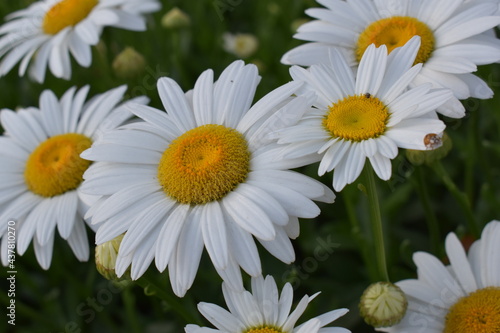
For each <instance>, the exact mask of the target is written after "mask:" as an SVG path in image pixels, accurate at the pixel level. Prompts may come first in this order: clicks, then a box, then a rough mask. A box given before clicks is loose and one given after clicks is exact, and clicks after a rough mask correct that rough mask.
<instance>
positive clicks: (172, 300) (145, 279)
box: [136, 275, 200, 324]
mask: <svg viewBox="0 0 500 333" xmlns="http://www.w3.org/2000/svg"><path fill="white" fill-rule="evenodd" d="M136 282H137V284H138V285H140V286H141V287H142V288H144V289H145V290H146V289H147V290H148V291H151V292H152V294H154V295H156V296H158V297H159V298H161V299H162V300H163V301H165V302H166V303H167V304H168V305H170V308H171V309H172V310H174V311H175V312H177V314H179V316H181V317H182V318H183V319H184V320H186V322H187V323H190V324H199V322H200V320H199V319H198V317H195V316H193V315H192V314H191V313H190V312H189V311H187V309H186V307H185V306H184V305H183V304H182V303H181V302H180V301H179V300H178V299H177V298H176V297H175V296H173V295H171V294H169V293H167V292H166V291H165V290H164V289H165V288H164V287H161V286H159V285H158V284H157V283H156V281H153V280H152V279H150V278H149V276H147V275H143V276H142V277H141V278H140V279H139V280H137V281H136Z"/></svg>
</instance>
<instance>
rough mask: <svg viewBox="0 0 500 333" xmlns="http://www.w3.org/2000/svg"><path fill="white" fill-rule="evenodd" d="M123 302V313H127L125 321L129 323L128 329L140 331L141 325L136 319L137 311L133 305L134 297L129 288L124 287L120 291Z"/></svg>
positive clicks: (137, 332)
mask: <svg viewBox="0 0 500 333" xmlns="http://www.w3.org/2000/svg"><path fill="white" fill-rule="evenodd" d="M122 299H123V304H124V305H125V313H126V315H127V321H128V323H129V325H130V327H129V331H130V332H135V333H140V332H141V326H140V324H139V321H138V320H137V312H136V306H135V297H134V295H133V294H132V292H131V291H130V288H126V289H125V290H124V291H123V293H122Z"/></svg>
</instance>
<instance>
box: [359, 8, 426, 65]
mask: <svg viewBox="0 0 500 333" xmlns="http://www.w3.org/2000/svg"><path fill="white" fill-rule="evenodd" d="M417 35H418V36H420V38H421V39H420V49H419V50H418V54H417V57H416V59H415V62H414V64H418V63H424V62H426V61H427V60H428V59H429V57H430V56H431V53H432V51H433V50H434V41H435V40H434V34H433V32H432V30H431V29H430V28H429V27H428V26H427V25H426V24H425V23H423V22H421V21H419V20H417V19H416V18H414V17H408V16H394V17H389V18H385V19H381V20H378V21H375V22H373V23H372V24H370V25H369V26H368V27H367V28H366V29H365V30H364V31H363V32H362V33H361V34H360V35H359V38H358V44H357V48H356V57H357V59H358V62H359V61H360V60H361V57H362V56H363V54H364V53H365V50H366V48H367V47H368V46H370V45H371V44H375V46H377V47H379V46H381V45H385V46H386V47H387V50H388V52H389V53H390V52H391V51H392V50H394V49H395V48H396V47H400V46H403V45H405V44H406V42H408V41H409V40H410V39H411V38H412V37H413V36H417Z"/></svg>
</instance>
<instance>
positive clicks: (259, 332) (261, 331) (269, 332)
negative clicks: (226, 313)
mask: <svg viewBox="0 0 500 333" xmlns="http://www.w3.org/2000/svg"><path fill="white" fill-rule="evenodd" d="M245 333H283V331H281V330H278V329H276V328H274V327H270V326H263V327H260V328H251V329H249V330H247V331H245Z"/></svg>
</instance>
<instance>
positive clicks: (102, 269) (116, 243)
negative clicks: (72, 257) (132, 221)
mask: <svg viewBox="0 0 500 333" xmlns="http://www.w3.org/2000/svg"><path fill="white" fill-rule="evenodd" d="M124 235H125V234H121V235H119V236H117V237H115V238H113V239H112V240H110V241H107V242H105V243H103V244H99V245H97V246H96V248H95V266H96V268H97V271H98V272H99V273H101V275H102V276H104V277H105V278H106V279H108V280H115V281H121V280H126V279H128V276H129V275H130V273H129V272H126V273H125V274H124V275H123V276H122V277H120V278H119V277H118V276H116V273H115V265H116V257H117V256H118V249H119V248H120V244H121V242H122V239H123V236H124Z"/></svg>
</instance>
